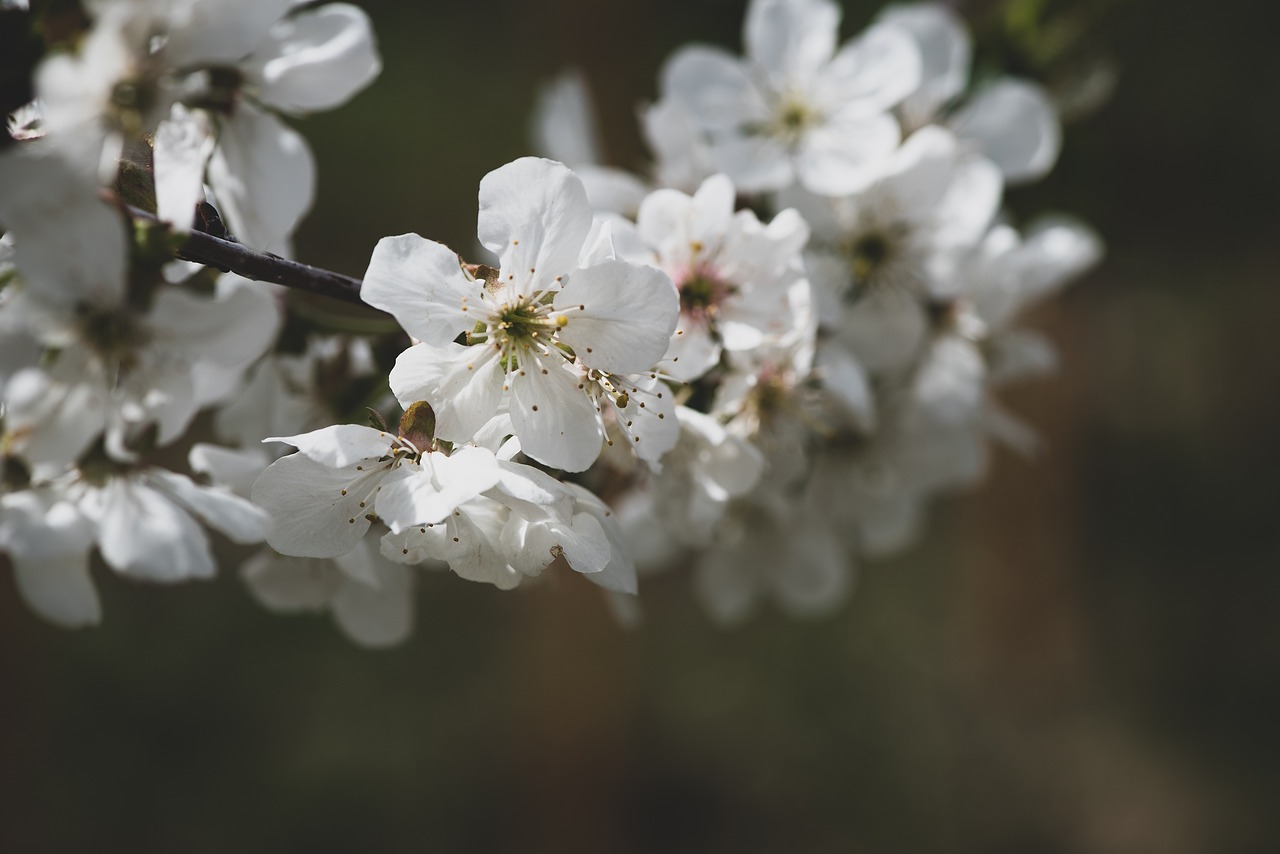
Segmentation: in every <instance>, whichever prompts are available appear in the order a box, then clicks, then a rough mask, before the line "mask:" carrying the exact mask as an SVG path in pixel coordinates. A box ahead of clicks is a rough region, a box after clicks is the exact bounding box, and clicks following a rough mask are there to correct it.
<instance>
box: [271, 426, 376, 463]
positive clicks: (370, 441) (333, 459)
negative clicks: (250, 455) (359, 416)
mask: <svg viewBox="0 0 1280 854" xmlns="http://www.w3.org/2000/svg"><path fill="white" fill-rule="evenodd" d="M263 441H264V442H284V443H286V444H289V445H293V446H294V447H295V448H297V449H298V450H299V451H300V452H301V453H302V455H303V456H306V457H310V458H311V459H313V460H315V461H316V462H317V463H319V464H321V465H323V466H328V467H329V468H335V469H336V468H345V467H347V466H351V465H355V464H356V463H358V462H360V461H362V460H376V459H378V458H379V457H382V456H385V455H386V454H387V452H388V451H389V450H390V448H391V445H392V443H393V442H394V441H395V437H394V436H392V435H391V434H390V433H388V432H386V431H385V430H376V429H374V428H373V427H365V426H363V425H361V424H334V425H333V426H331V427H322V428H321V429H319V430H312V431H311V432H310V433H301V434H299V435H297V436H271V437H269V438H266V439H263Z"/></svg>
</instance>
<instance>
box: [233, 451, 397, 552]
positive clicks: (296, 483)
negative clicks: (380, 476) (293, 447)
mask: <svg viewBox="0 0 1280 854" xmlns="http://www.w3.org/2000/svg"><path fill="white" fill-rule="evenodd" d="M360 476H361V473H360V472H357V471H355V470H354V469H353V468H351V467H349V468H331V467H329V466H327V465H324V464H322V463H318V462H316V461H315V460H313V459H311V458H310V457H308V456H306V455H305V454H291V455H290V456H287V457H282V458H280V459H278V460H276V461H275V462H274V463H272V464H271V465H270V466H268V467H267V470H266V471H264V472H263V473H262V475H261V476H260V477H259V478H258V480H257V481H256V482H255V483H254V485H253V493H252V494H253V503H254V504H257V505H258V506H259V507H262V508H264V509H266V511H267V512H268V513H270V514H271V519H272V522H273V525H272V529H271V531H270V532H268V534H267V543H268V545H270V546H271V547H272V548H273V549H275V550H276V551H278V552H280V553H282V554H287V555H296V556H298V557H337V556H339V555H344V554H346V553H347V552H349V551H351V550H352V549H353V548H355V546H356V543H358V542H359V541H360V538H361V537H363V536H364V534H365V532H366V531H368V530H369V525H370V521H369V518H368V517H367V516H366V515H365V514H366V513H367V512H368V511H369V510H371V509H372V508H369V507H367V506H366V507H361V506H360V504H361V503H362V502H363V503H366V504H367V501H366V498H367V497H368V493H369V492H370V491H372V490H368V489H358V488H352V489H349V488H348V487H352V486H353V485H354V482H355V481H357V479H358V478H360Z"/></svg>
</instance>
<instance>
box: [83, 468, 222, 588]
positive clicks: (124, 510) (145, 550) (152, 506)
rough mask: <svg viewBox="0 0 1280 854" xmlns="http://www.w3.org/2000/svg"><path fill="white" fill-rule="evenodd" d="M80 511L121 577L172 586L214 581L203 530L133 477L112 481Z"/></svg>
mask: <svg viewBox="0 0 1280 854" xmlns="http://www.w3.org/2000/svg"><path fill="white" fill-rule="evenodd" d="M96 498H97V500H98V502H100V503H98V504H96V506H94V507H93V509H92V510H90V509H89V508H88V507H82V509H84V510H85V513H86V514H88V515H92V516H93V518H94V519H95V521H97V523H98V549H99V550H100V551H101V552H102V557H103V559H104V560H106V562H107V563H108V564H109V565H110V566H111V567H112V568H113V569H115V570H116V571H117V572H119V573H121V574H122V575H128V576H132V577H134V578H142V579H146V580H147V581H161V582H176V581H186V580H188V579H191V578H212V577H213V573H214V569H215V567H214V563H213V556H212V555H211V554H210V553H209V540H208V538H207V537H206V536H205V533H204V529H203V528H201V527H200V525H198V524H197V523H196V521H195V520H194V519H192V518H191V516H189V515H188V514H187V513H186V511H184V510H182V509H180V508H179V507H178V506H177V505H176V504H174V503H173V502H172V501H171V500H169V499H168V498H167V497H165V496H164V495H162V494H161V493H160V492H158V491H156V490H155V489H152V488H151V487H150V486H147V485H146V484H145V483H142V482H141V481H140V480H135V479H132V478H115V479H114V480H112V481H111V482H110V483H108V484H107V485H106V486H105V487H103V488H102V489H101V490H100V491H99V492H98V493H97V495H96Z"/></svg>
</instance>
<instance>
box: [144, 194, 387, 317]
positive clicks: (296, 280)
mask: <svg viewBox="0 0 1280 854" xmlns="http://www.w3.org/2000/svg"><path fill="white" fill-rule="evenodd" d="M129 213H130V215H131V216H133V217H134V218H136V219H142V220H147V221H149V222H157V221H158V220H157V218H156V216H155V215H154V214H150V213H147V212H146V211H144V210H140V209H138V208H135V207H130V208H129ZM178 257H179V258H182V259H183V260H185V261H195V262H196V263H197V264H205V265H207V266H210V267H216V268H217V269H219V270H222V271H224V272H232V273H236V274H237V275H241V276H244V277H245V278H246V279H253V280H254V281H258V282H270V283H272V284H275V285H284V286H285V287H287V288H294V289H296V290H300V291H305V292H306V293H309V294H319V295H320V296H326V297H331V298H333V299H338V300H343V301H344V302H354V303H360V305H365V303H364V302H363V301H361V299H360V284H361V283H360V280H359V279H356V278H353V277H351V276H344V275H343V274H341V273H334V272H332V271H331V270H322V269H320V268H319V267H311V266H308V265H306V264H299V263H298V262H297V261H290V260H289V259H288V258H281V257H280V256H279V255H275V254H272V253H270V252H259V251H258V250H256V249H250V248H249V247H248V246H245V245H244V244H243V243H236V242H235V241H233V240H223V239H222V238H220V237H214V236H213V235H212V234H206V233H204V232H203V231H194V230H193V231H191V232H190V233H189V234H188V235H187V239H186V241H185V242H184V243H183V244H182V246H181V247H180V248H179V249H178Z"/></svg>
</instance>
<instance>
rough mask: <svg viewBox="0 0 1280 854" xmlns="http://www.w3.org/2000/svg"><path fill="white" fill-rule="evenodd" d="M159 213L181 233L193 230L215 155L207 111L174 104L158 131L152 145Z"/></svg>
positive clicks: (161, 217) (157, 211)
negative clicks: (210, 162) (210, 163)
mask: <svg viewBox="0 0 1280 854" xmlns="http://www.w3.org/2000/svg"><path fill="white" fill-rule="evenodd" d="M153 152H154V160H153V162H154V164H155V182H156V214H157V215H158V216H159V217H160V219H162V220H164V221H165V222H168V223H171V224H172V225H173V226H174V229H175V230H176V231H178V232H186V231H190V230H191V225H192V222H193V220H194V219H195V211H196V205H197V204H198V203H199V202H200V201H201V200H202V199H204V168H205V164H207V163H208V162H209V156H210V155H211V154H213V128H212V127H210V125H209V114H208V113H206V112H205V111H204V110H188V109H187V108H186V107H184V106H183V105H181V104H174V106H173V110H172V112H170V114H169V118H168V119H166V120H165V121H163V122H161V123H160V126H159V127H158V128H157V129H156V133H155V142H154V145H153Z"/></svg>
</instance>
